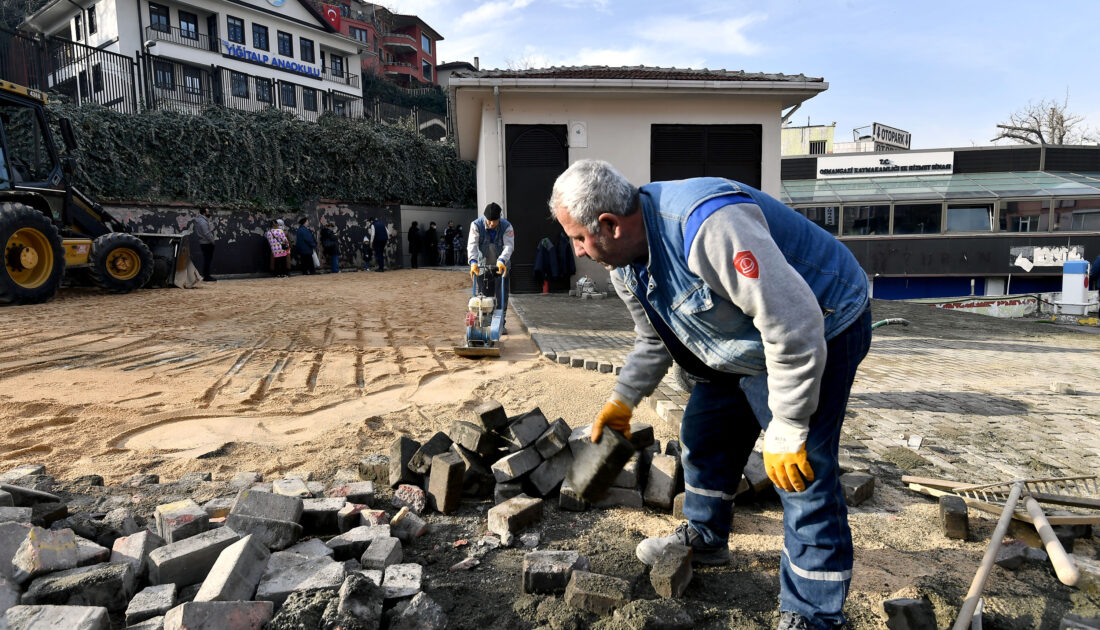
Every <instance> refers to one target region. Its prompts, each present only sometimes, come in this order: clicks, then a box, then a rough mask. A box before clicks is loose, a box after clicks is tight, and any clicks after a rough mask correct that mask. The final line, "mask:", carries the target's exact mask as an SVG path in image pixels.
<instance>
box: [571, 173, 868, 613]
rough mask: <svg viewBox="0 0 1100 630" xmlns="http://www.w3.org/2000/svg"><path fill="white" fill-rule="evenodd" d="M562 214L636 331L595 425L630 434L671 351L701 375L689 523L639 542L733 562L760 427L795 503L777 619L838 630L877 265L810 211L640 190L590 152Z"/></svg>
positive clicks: (730, 197) (702, 184)
mask: <svg viewBox="0 0 1100 630" xmlns="http://www.w3.org/2000/svg"><path fill="white" fill-rule="evenodd" d="M550 208H551V211H552V213H553V216H554V218H555V219H557V221H558V222H559V223H561V225H562V227H563V228H564V230H565V233H566V234H568V235H569V237H570V238H571V239H572V242H573V249H574V252H575V253H576V255H577V256H587V257H589V258H591V259H592V260H595V261H596V262H599V263H602V264H603V265H605V266H606V267H607V268H608V269H609V270H611V281H612V284H613V285H614V287H615V290H616V292H618V294H619V297H621V298H622V300H623V301H624V302H625V303H626V305H627V307H628V309H629V310H630V314H631V316H632V317H633V319H634V325H635V331H636V333H637V338H636V340H635V343H634V350H633V351H632V352H631V353H630V355H629V356H627V358H626V362H625V365H624V366H623V369H622V372H621V374H620V375H619V379H618V383H617V384H616V385H615V388H614V391H613V392H612V394H611V398H610V400H609V401H608V402H607V403H606V405H605V406H604V408H603V410H602V411H601V412H600V414H599V416H598V417H597V419H596V423H595V425H594V426H593V428H592V439H593V441H595V440H598V439H599V437H600V435H601V433H602V431H603V429H604V427H610V428H613V429H616V430H618V431H621V432H623V433H624V434H626V435H629V431H630V416H631V413H632V410H633V408H634V406H635V405H637V404H638V402H639V401H640V400H641V399H642V398H643V397H644V396H647V395H649V394H650V393H652V392H653V390H654V389H655V388H656V387H657V384H658V383H659V382H660V380H661V378H662V377H663V376H664V374H665V372H666V371H667V370H668V368H669V366H670V365H671V364H672V362H673V361H676V362H677V363H678V364H680V366H681V367H682V368H683V369H684V370H686V371H687V372H688V373H690V374H691V375H693V376H695V377H696V378H698V379H700V380H699V382H698V384H697V385H696V386H695V388H694V390H693V391H692V393H691V398H690V399H689V402H688V405H687V409H686V410H685V411H684V416H683V420H682V421H681V425H680V440H681V443H682V445H683V454H682V460H683V465H684V473H685V482H686V496H685V499H684V516H685V517H686V518H687V521H688V522H686V523H682V524H681V525H680V526H679V527H677V529H676V531H675V532H673V533H672V534H671V535H669V536H665V537H663V538H647V539H645V540H643V541H642V542H641V543H640V544H639V545H638V547H637V551H636V553H637V556H638V558H639V559H640V560H641V561H642V562H644V563H646V564H649V565H652V564H653V562H654V561H655V560H656V559H657V557H658V556H659V555H660V553H661V551H662V550H663V549H664V548H665V547H667V546H668V545H670V544H681V545H687V546H689V547H691V548H692V549H693V556H694V561H695V562H697V563H701V564H725V563H728V562H729V560H730V552H729V547H728V544H727V540H728V538H729V533H730V520H731V517H732V515H733V497H734V494H735V493H736V492H737V486H738V483H739V482H740V480H741V473H742V470H743V468H744V466H745V462H746V461H747V460H748V457H749V453H750V452H751V451H752V449H753V445H754V444H755V442H756V439H757V437H758V436H759V435H760V430H761V429H763V430H764V467H765V468H766V470H767V473H768V477H769V478H770V479H771V480H772V482H773V483H774V484H775V485H776V486H777V487H778V491H779V497H780V499H781V500H782V502H783V534H784V536H783V539H784V544H783V554H782V557H781V559H780V565H779V566H780V569H779V576H780V595H779V609H780V621H779V628H781V629H795V628H822V629H824V628H833V627H836V626H840V625H842V624H843V623H844V616H843V614H842V612H841V610H842V608H843V605H844V600H845V597H846V596H847V593H848V585H849V583H850V582H851V575H852V535H851V531H850V530H849V529H848V517H847V508H846V505H845V502H844V492H843V490H842V488H841V486H840V481H839V475H840V471H839V466H838V463H837V450H838V444H839V439H840V427H841V423H842V422H843V420H844V410H845V407H846V405H847V402H848V394H849V391H850V390H851V387H852V381H853V379H854V378H855V374H856V368H857V367H858V366H859V363H860V361H861V360H862V359H863V357H864V356H865V355H866V354H867V349H868V345H869V344H870V339H871V325H870V324H871V314H870V310H869V300H868V295H867V276H866V274H865V273H864V272H863V270H862V269H860V266H859V263H857V262H856V259H855V257H854V256H852V254H851V253H850V252H849V251H848V249H847V248H846V247H845V246H844V245H842V244H841V243H840V242H838V241H837V240H836V239H835V238H833V237H832V236H830V235H829V234H828V233H827V232H825V231H824V230H822V229H821V228H819V227H818V226H816V225H814V224H813V223H811V222H810V221H808V220H807V219H805V218H804V217H803V216H802V215H800V214H798V213H797V212H795V211H794V210H792V209H790V208H788V207H787V206H785V205H783V204H781V203H780V202H778V201H776V200H775V199H773V198H771V197H769V196H768V195H766V194H764V193H762V192H760V191H759V190H756V189H753V188H750V187H749V186H746V185H744V184H740V183H738V182H735V181H730V180H725V179H718V178H699V179H689V180H684V181H676V182H654V183H652V184H648V185H646V186H643V187H642V188H640V189H639V188H636V187H634V186H633V185H632V184H631V183H630V182H629V181H628V180H627V179H626V178H625V177H623V175H621V174H620V173H619V172H618V171H617V170H615V168H614V167H612V166H611V165H610V164H608V163H606V162H600V161H595V160H582V161H579V162H576V163H574V164H573V165H572V166H570V167H569V169H568V170H566V171H565V172H564V173H562V175H561V176H560V177H558V179H557V181H556V182H555V183H554V190H553V194H552V196H551V199H550Z"/></svg>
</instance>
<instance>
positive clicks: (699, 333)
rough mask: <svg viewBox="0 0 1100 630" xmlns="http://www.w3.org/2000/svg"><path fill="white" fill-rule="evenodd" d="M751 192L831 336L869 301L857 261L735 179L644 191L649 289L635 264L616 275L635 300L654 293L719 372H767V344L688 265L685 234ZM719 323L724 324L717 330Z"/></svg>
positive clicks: (670, 321)
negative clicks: (707, 210)
mask: <svg viewBox="0 0 1100 630" xmlns="http://www.w3.org/2000/svg"><path fill="white" fill-rule="evenodd" d="M746 195H747V196H748V198H751V201H752V202H755V203H756V204H757V205H758V206H759V207H760V209H761V211H762V212H763V214H764V218H765V220H766V221H767V223H768V229H769V231H770V233H771V237H772V239H773V240H774V241H775V243H776V244H777V245H778V247H779V250H780V251H781V252H783V256H784V258H786V260H787V262H788V263H789V264H790V265H791V266H792V267H794V269H795V270H796V271H797V272H798V273H799V275H801V276H802V278H803V279H804V280H805V281H806V283H807V284H808V285H809V287H810V289H811V290H812V291H813V293H814V295H815V296H816V297H817V301H818V304H819V305H820V306H821V311H822V313H823V314H824V324H825V339H826V340H828V339H832V338H833V337H835V336H836V335H838V334H840V333H841V332H843V331H844V329H845V328H847V327H848V326H849V325H850V324H851V323H852V322H854V321H855V320H856V319H857V318H858V317H859V316H860V315H862V314H863V312H864V311H865V310H866V309H867V305H868V302H869V297H868V291H867V288H868V286H867V275H866V273H865V272H864V271H863V269H862V268H860V266H859V263H858V262H857V261H856V259H855V256H853V255H852V253H851V252H850V251H849V250H848V248H847V247H845V246H844V245H843V244H841V243H840V242H839V241H837V240H836V238H835V237H833V236H832V235H830V234H829V233H828V232H826V231H825V230H823V229H821V228H820V227H818V226H817V225H815V224H814V223H812V222H810V221H807V220H806V219H805V217H802V216H801V215H799V214H798V213H797V212H795V211H794V210H792V209H791V208H788V207H787V206H785V205H783V204H782V203H780V202H779V201H777V200H775V199H773V198H772V197H770V196H768V195H766V194H764V193H763V192H761V191H759V190H756V189H755V188H752V187H749V186H746V185H745V184H741V183H738V182H735V181H732V180H726V179H719V178H710V177H708V178H697V179H689V180H683V181H672V182H654V183H652V184H648V185H646V186H643V187H642V188H641V194H640V200H641V210H642V213H643V218H644V220H645V229H646V236H647V237H648V239H649V255H650V259H649V263H648V264H647V269H648V275H649V286H648V289H646V288H644V287H642V288H640V287H639V286H638V280H637V277H636V276H635V274H634V273H633V272H632V271H631V268H630V267H620V268H619V269H616V270H615V272H614V273H617V274H619V278H620V279H621V280H622V282H623V283H624V284H625V285H626V287H627V288H628V289H629V290H630V291H631V292H632V293H634V295H635V296H637V295H639V290H640V289H646V297H647V298H648V301H649V303H650V304H651V305H652V307H653V308H654V309H655V310H656V312H657V314H658V315H659V316H660V317H661V319H663V320H664V322H665V323H666V324H667V325H668V326H669V327H670V328H671V329H672V331H673V332H674V333H675V335H676V337H677V338H678V339H679V340H680V341H681V342H682V343H683V344H684V345H685V346H687V348H688V349H689V350H691V352H692V354H694V355H695V356H696V357H698V358H699V359H701V360H702V361H703V362H705V363H706V364H707V365H709V366H710V367H711V368H714V369H716V370H722V371H725V372H731V371H732V372H737V373H741V374H761V373H763V372H764V371H765V370H766V366H765V363H764V346H763V343H762V341H761V339H760V332H759V331H758V330H757V329H756V328H754V327H753V322H752V319H751V318H750V317H748V316H747V315H745V314H744V313H743V312H741V310H740V309H739V308H737V306H735V305H733V304H731V303H729V302H728V301H726V300H724V299H723V298H721V297H718V296H716V295H712V294H711V291H710V289H709V288H708V287H707V285H706V284H705V283H704V282H703V280H702V279H701V278H699V277H698V276H697V275H695V274H694V273H692V272H691V270H690V269H689V268H688V262H687V255H686V254H685V252H684V244H685V231H687V230H689V229H691V223H692V222H691V221H690V218H691V217H692V213H693V212H694V211H695V210H696V209H697V208H699V207H700V206H703V205H704V204H705V203H707V202H709V201H711V200H713V199H718V198H721V197H728V198H729V203H746V202H749V201H750V200H749V199H748V198H746ZM721 205H728V204H725V203H723V200H719V201H718V202H717V203H715V202H711V204H710V206H711V207H712V208H713V207H716V206H721ZM698 220H699V217H696V221H698ZM697 227H698V225H695V228H697ZM715 321H718V322H720V325H713V324H714V322H715Z"/></svg>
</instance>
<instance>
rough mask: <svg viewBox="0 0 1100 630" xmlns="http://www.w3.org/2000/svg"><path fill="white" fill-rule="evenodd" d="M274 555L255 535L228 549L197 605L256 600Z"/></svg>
mask: <svg viewBox="0 0 1100 630" xmlns="http://www.w3.org/2000/svg"><path fill="white" fill-rule="evenodd" d="M270 557H271V552H270V551H268V550H267V547H265V546H264V545H263V543H261V542H259V541H258V540H256V539H255V538H253V537H252V536H251V535H249V536H245V537H244V538H242V539H240V540H238V541H237V542H235V543H233V544H232V545H229V546H228V547H226V548H225V549H224V550H223V551H222V552H221V554H220V555H219V556H218V559H217V561H216V562H214V566H213V567H211V568H210V573H208V574H207V576H206V579H205V580H203V582H202V587H201V588H199V592H198V593H197V594H196V595H195V600H194V601H196V602H232V601H244V600H249V599H252V595H253V594H255V592H256V586H257V585H258V584H259V583H260V577H261V576H262V575H263V572H264V569H266V568H267V560H268V558H270Z"/></svg>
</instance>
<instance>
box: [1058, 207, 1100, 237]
mask: <svg viewBox="0 0 1100 630" xmlns="http://www.w3.org/2000/svg"><path fill="white" fill-rule="evenodd" d="M1097 230H1100V199H1058V200H1055V202H1054V231H1055V232H1069V231H1073V232H1081V231H1097Z"/></svg>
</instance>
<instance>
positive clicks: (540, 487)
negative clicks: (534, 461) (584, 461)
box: [530, 448, 573, 497]
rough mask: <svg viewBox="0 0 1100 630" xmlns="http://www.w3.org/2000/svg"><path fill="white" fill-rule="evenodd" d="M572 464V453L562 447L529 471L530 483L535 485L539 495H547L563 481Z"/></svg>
mask: <svg viewBox="0 0 1100 630" xmlns="http://www.w3.org/2000/svg"><path fill="white" fill-rule="evenodd" d="M572 465H573V453H572V452H571V451H570V450H569V449H567V448H563V449H561V450H559V451H558V452H557V453H555V454H554V455H552V456H551V457H550V459H548V460H546V461H544V462H542V463H541V464H539V466H538V468H536V469H534V470H533V471H531V477H530V479H531V485H533V486H535V490H537V491H538V493H539V496H543V497H546V496H549V495H551V494H553V492H554V490H556V489H557V488H558V486H560V485H561V483H562V482H563V481H565V475H566V473H568V472H569V467H570V466H572Z"/></svg>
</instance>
